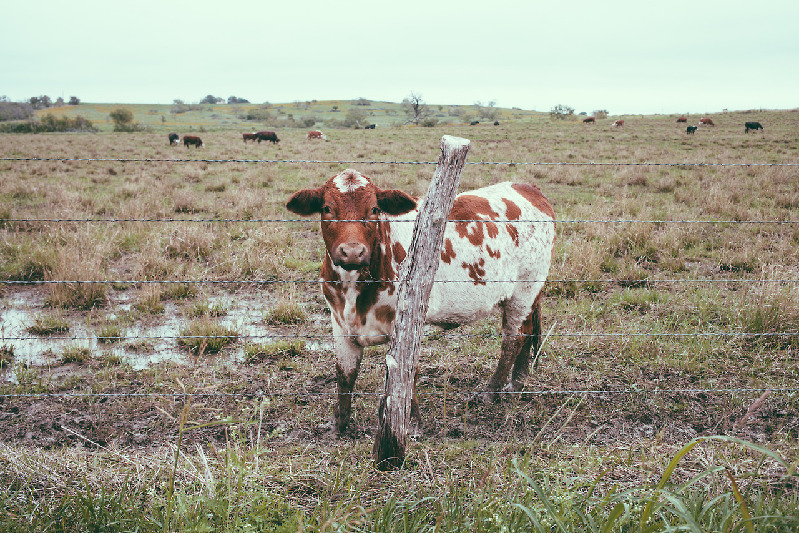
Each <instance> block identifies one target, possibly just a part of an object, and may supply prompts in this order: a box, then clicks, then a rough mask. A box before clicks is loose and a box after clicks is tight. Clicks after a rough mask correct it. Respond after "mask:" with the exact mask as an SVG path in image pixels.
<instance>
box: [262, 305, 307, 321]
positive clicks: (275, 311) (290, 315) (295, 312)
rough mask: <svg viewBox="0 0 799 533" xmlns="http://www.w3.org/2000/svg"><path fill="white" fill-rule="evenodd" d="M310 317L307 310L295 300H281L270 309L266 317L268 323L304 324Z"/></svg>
mask: <svg viewBox="0 0 799 533" xmlns="http://www.w3.org/2000/svg"><path fill="white" fill-rule="evenodd" d="M307 319H308V316H307V315H306V313H305V311H303V310H302V308H301V307H300V306H299V305H298V304H297V303H295V302H292V301H288V302H281V303H279V304H277V305H276V306H274V307H272V308H271V309H269V310H268V311H267V313H266V316H265V317H264V320H265V321H266V323H267V324H273V325H281V324H283V325H293V324H302V323H303V322H305V321H306V320H307Z"/></svg>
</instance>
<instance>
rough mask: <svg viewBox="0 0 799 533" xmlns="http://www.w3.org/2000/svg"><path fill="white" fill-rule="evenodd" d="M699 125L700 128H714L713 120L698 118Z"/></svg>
mask: <svg viewBox="0 0 799 533" xmlns="http://www.w3.org/2000/svg"><path fill="white" fill-rule="evenodd" d="M699 124H701V125H702V126H715V124H713V120H711V119H709V118H700V119H699Z"/></svg>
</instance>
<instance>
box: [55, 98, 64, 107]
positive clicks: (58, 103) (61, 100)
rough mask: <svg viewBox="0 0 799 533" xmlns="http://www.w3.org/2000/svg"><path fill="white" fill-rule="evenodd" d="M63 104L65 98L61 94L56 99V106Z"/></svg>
mask: <svg viewBox="0 0 799 533" xmlns="http://www.w3.org/2000/svg"><path fill="white" fill-rule="evenodd" d="M63 105H64V99H63V98H61V97H60V96H59V97H58V98H56V100H55V106H56V107H62V106H63Z"/></svg>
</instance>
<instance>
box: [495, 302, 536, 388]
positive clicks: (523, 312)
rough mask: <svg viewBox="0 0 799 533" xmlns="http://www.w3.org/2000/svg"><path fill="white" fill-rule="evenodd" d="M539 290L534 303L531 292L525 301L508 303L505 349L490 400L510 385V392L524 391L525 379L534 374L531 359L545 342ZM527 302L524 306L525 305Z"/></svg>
mask: <svg viewBox="0 0 799 533" xmlns="http://www.w3.org/2000/svg"><path fill="white" fill-rule="evenodd" d="M539 291H540V287H535V288H534V292H532V294H535V295H536V297H535V299H534V300H533V302H532V304H531V303H530V300H529V294H530V292H527V293H526V294H525V297H524V298H517V299H511V300H510V301H508V302H506V304H505V309H504V313H503V315H502V348H501V352H500V355H499V361H498V362H497V368H496V370H495V371H494V375H493V376H491V379H490V380H489V382H488V386H487V387H486V389H487V390H486V397H487V399H489V400H494V399H496V393H497V392H499V391H500V390H501V389H502V388H504V387H505V385H506V384H508V380H509V378H510V379H511V384H510V389H511V390H513V391H518V390H521V388H522V386H523V384H524V383H523V382H524V378H525V377H527V375H528V373H529V371H530V358H531V356H532V354H533V353H536V352H537V351H538V347H539V345H540V342H541V341H540V339H541V294H540V292H539ZM522 303H524V306H523V307H522V306H521V304H522ZM511 371H513V374H512V376H511Z"/></svg>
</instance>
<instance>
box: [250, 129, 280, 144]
mask: <svg viewBox="0 0 799 533" xmlns="http://www.w3.org/2000/svg"><path fill="white" fill-rule="evenodd" d="M255 135H256V137H257V138H258V144H261V141H272V144H275V143H279V142H280V139H278V138H277V133H275V132H274V131H256V132H255Z"/></svg>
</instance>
